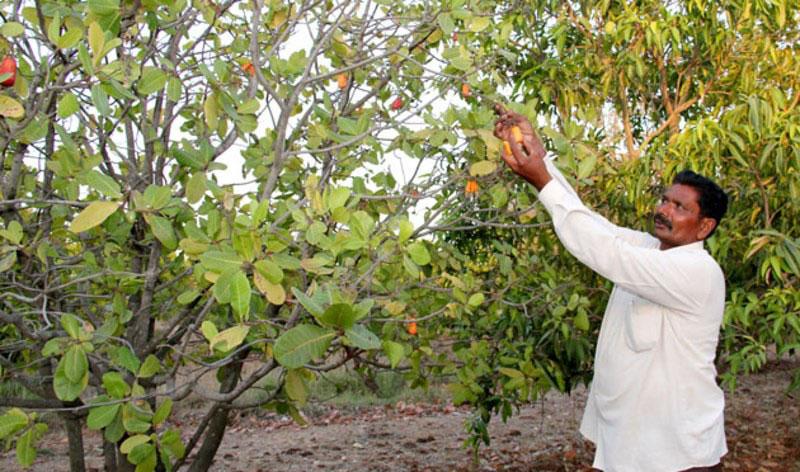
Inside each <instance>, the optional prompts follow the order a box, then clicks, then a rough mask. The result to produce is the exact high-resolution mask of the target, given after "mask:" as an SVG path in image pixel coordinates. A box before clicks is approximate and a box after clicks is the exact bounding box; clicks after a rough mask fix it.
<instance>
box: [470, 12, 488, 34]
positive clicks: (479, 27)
mask: <svg viewBox="0 0 800 472" xmlns="http://www.w3.org/2000/svg"><path fill="white" fill-rule="evenodd" d="M491 24H492V19H491V18H490V17H488V16H473V17H472V20H471V21H470V22H469V30H470V31H471V32H473V33H480V32H481V31H483V30H485V29H486V28H488V27H489V25H491Z"/></svg>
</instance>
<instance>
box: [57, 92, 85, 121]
mask: <svg viewBox="0 0 800 472" xmlns="http://www.w3.org/2000/svg"><path fill="white" fill-rule="evenodd" d="M79 109H80V105H79V104H78V98H77V97H75V95H73V94H72V93H70V92H64V95H63V96H62V97H61V99H60V100H59V101H58V107H57V108H56V111H57V113H58V117H59V118H66V117H68V116H72V114H73V113H75V112H77V111H78V110H79Z"/></svg>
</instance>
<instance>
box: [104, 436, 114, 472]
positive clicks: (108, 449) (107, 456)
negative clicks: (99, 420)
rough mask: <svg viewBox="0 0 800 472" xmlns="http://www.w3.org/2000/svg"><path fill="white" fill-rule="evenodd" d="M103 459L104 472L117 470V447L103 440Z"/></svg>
mask: <svg viewBox="0 0 800 472" xmlns="http://www.w3.org/2000/svg"><path fill="white" fill-rule="evenodd" d="M103 458H104V460H105V470H106V472H113V471H116V470H117V445H116V444H114V443H112V442H109V441H105V440H103Z"/></svg>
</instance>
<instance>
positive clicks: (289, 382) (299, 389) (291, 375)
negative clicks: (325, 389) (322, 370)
mask: <svg viewBox="0 0 800 472" xmlns="http://www.w3.org/2000/svg"><path fill="white" fill-rule="evenodd" d="M303 370H304V369H290V370H289V371H287V372H286V378H285V379H284V384H283V389H284V390H285V391H286V395H287V396H288V397H289V398H290V399H291V400H294V401H296V402H297V403H299V404H300V405H303V404H305V402H306V400H308V386H307V385H306V383H305V380H304V378H303V374H302V372H303Z"/></svg>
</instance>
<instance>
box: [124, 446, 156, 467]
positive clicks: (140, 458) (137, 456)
mask: <svg viewBox="0 0 800 472" xmlns="http://www.w3.org/2000/svg"><path fill="white" fill-rule="evenodd" d="M128 460H129V461H130V462H131V463H132V464H136V470H135V472H153V471H154V470H155V469H156V465H158V455H157V454H156V447H155V446H154V445H152V444H140V445H138V446H136V447H134V448H133V449H132V450H131V452H130V454H128Z"/></svg>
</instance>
